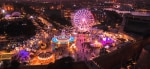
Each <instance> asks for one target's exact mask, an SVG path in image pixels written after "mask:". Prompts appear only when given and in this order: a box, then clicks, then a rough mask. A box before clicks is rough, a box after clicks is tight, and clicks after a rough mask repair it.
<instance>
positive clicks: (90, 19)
mask: <svg viewBox="0 0 150 69" xmlns="http://www.w3.org/2000/svg"><path fill="white" fill-rule="evenodd" d="M94 22H95V21H94V16H93V15H92V13H91V11H89V10H87V9H81V10H78V11H77V12H76V13H75V14H74V16H73V25H74V26H75V27H77V28H78V30H80V31H83V32H85V31H89V29H90V27H91V26H92V25H93V24H94Z"/></svg>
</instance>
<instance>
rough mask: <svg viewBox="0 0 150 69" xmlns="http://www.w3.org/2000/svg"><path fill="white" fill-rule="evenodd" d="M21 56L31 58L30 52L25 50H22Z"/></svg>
mask: <svg viewBox="0 0 150 69" xmlns="http://www.w3.org/2000/svg"><path fill="white" fill-rule="evenodd" d="M19 56H21V58H25V57H27V56H29V52H27V51H25V50H21V51H20V52H19Z"/></svg>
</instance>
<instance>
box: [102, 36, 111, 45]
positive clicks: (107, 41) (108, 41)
mask: <svg viewBox="0 0 150 69" xmlns="http://www.w3.org/2000/svg"><path fill="white" fill-rule="evenodd" d="M100 42H101V43H102V44H103V45H106V44H111V43H113V42H114V41H113V40H112V39H111V38H108V37H107V38H106V37H104V38H102V40H100Z"/></svg>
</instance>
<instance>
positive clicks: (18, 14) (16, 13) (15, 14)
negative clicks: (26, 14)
mask: <svg viewBox="0 0 150 69" xmlns="http://www.w3.org/2000/svg"><path fill="white" fill-rule="evenodd" d="M20 15H21V13H20V12H13V13H12V14H11V16H12V17H19V16H20Z"/></svg>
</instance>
